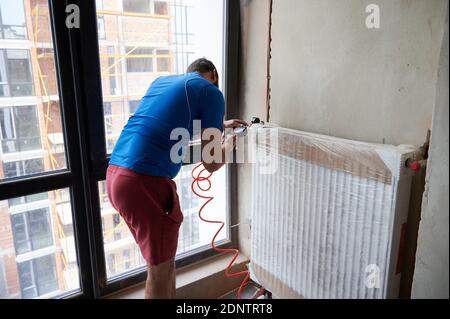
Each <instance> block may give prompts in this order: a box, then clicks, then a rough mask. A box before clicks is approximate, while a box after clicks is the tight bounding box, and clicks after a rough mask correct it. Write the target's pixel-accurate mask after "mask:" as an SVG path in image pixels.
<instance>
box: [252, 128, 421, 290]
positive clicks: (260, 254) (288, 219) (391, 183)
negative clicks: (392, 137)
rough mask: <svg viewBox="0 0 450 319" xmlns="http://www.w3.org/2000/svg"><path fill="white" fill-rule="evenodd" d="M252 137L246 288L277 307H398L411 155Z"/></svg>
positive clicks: (274, 132) (315, 138)
mask: <svg viewBox="0 0 450 319" xmlns="http://www.w3.org/2000/svg"><path fill="white" fill-rule="evenodd" d="M255 136H256V141H254V145H255V146H256V151H257V156H256V158H257V161H256V163H255V164H254V165H253V173H252V176H253V177H252V184H253V185H252V189H253V191H252V228H251V237H252V246H251V264H250V272H251V278H252V279H253V280H254V281H256V282H258V283H260V284H261V285H262V286H264V287H265V288H266V289H267V290H269V291H271V292H272V293H273V294H274V295H275V297H279V298H333V299H334V298H344V299H348V298H352V299H353V298H397V297H398V290H399V282H400V274H399V271H400V269H401V260H400V259H401V258H399V256H400V257H401V254H399V251H400V250H399V246H400V237H401V234H402V233H404V232H403V231H402V229H403V230H404V224H405V223H406V220H407V213H408V204H409V194H410V184H411V173H410V172H409V170H408V169H407V168H406V167H405V165H404V163H405V161H406V159H407V158H408V157H409V156H412V153H413V152H414V151H415V150H414V149H413V148H412V147H410V146H409V147H407V146H403V147H394V146H389V145H377V144H369V143H361V142H355V141H349V140H343V139H338V138H332V137H327V136H322V135H316V134H310V133H304V132H299V131H294V130H289V129H284V128H263V127H261V128H259V129H257V133H256V134H255ZM262 159H263V160H262ZM267 160H269V162H267Z"/></svg>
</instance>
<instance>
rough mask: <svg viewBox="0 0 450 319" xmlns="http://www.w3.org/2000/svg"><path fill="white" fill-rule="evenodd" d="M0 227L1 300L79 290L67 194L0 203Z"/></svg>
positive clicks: (64, 190) (58, 192)
mask: <svg viewBox="0 0 450 319" xmlns="http://www.w3.org/2000/svg"><path fill="white" fill-rule="evenodd" d="M0 225H1V227H3V228H2V229H3V230H2V231H0V264H1V265H2V267H3V269H4V274H5V276H4V277H3V280H0V291H2V292H3V294H2V295H1V297H2V298H37V297H39V298H45V297H48V298H51V297H57V296H59V295H61V294H62V293H65V292H70V291H77V290H79V288H80V283H79V273H78V262H77V254H76V250H75V240H74V235H73V224H72V210H71V203H70V192H69V189H61V190H55V191H51V192H46V193H40V194H30V195H28V196H24V197H19V198H12V199H9V200H4V201H0ZM1 278H2V277H1V276H0V279H1Z"/></svg>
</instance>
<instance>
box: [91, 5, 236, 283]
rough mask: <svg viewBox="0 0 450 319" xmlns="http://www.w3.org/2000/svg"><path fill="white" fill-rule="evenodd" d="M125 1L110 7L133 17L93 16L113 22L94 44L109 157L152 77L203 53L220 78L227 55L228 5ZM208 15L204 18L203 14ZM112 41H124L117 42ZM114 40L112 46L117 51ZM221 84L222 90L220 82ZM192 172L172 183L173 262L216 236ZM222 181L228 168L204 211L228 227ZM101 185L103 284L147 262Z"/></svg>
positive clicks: (174, 69)
mask: <svg viewBox="0 0 450 319" xmlns="http://www.w3.org/2000/svg"><path fill="white" fill-rule="evenodd" d="M122 4H123V6H120V5H114V4H111V3H110V5H109V7H108V10H111V11H116V12H120V11H122V10H123V11H124V12H128V13H134V14H125V15H122V16H121V17H120V19H119V18H118V17H117V14H113V13H111V14H108V13H107V12H106V11H102V12H98V13H99V14H98V17H99V18H100V17H104V18H105V19H106V20H107V21H111V23H110V24H109V22H108V28H107V32H106V39H105V40H106V41H100V42H99V54H100V61H101V70H102V74H101V79H102V87H103V112H104V118H105V133H106V136H105V138H106V145H107V152H108V153H110V152H111V151H112V150H113V147H114V145H115V143H116V142H117V139H118V138H119V136H120V133H121V130H122V128H123V126H124V125H125V124H126V122H127V121H128V119H129V117H130V116H131V115H132V114H134V113H135V112H136V111H137V110H138V107H139V105H140V101H141V98H142V96H143V95H144V94H145V92H146V91H147V89H148V87H149V86H150V85H151V84H152V82H153V81H154V80H156V79H157V78H158V77H160V76H164V75H166V74H167V75H171V74H180V73H184V72H185V70H186V68H187V67H188V65H189V64H190V63H191V62H193V61H194V60H195V59H197V58H199V57H203V56H206V57H208V58H210V59H211V60H212V61H214V62H215V64H216V67H217V69H218V70H219V73H223V72H221V70H222V68H223V64H222V63H223V62H222V61H224V57H223V53H224V52H225V50H224V45H223V44H224V38H223V34H224V32H223V31H224V30H223V27H224V25H225V23H224V16H225V15H224V11H223V10H224V7H225V6H224V1H222V0H216V1H203V2H201V3H200V2H197V1H185V0H180V1H162V0H156V1H155V0H122ZM97 10H99V9H98V7H97ZM205 12H207V13H208V14H207V15H205ZM148 14H155V15H160V17H158V18H155V17H152V16H150V15H148ZM147 15H148V16H147ZM165 16H167V17H165ZM113 22H114V23H113ZM205 25H208V28H205V27H204V26H205ZM117 39H121V40H123V41H119V42H117ZM111 43H116V44H115V47H112V46H111ZM113 75H114V79H113ZM221 75H222V74H221ZM224 78H225V76H221V77H220V79H221V80H223V79H224ZM220 85H221V87H222V88H223V83H221V84H220ZM119 86H120V90H117V91H116V94H114V92H113V89H114V88H115V87H119ZM192 168H193V166H185V167H183V168H182V170H181V172H180V174H179V176H178V177H177V178H176V183H177V186H178V193H179V197H180V202H181V206H182V209H183V214H184V216H185V219H184V220H185V221H184V223H183V225H182V228H181V229H180V236H179V246H178V247H179V249H178V251H177V256H178V257H177V258H184V257H185V256H190V255H191V254H193V253H194V252H195V251H199V250H200V251H201V250H208V249H210V240H211V238H212V237H213V235H214V227H211V226H210V225H207V224H205V223H202V222H199V220H198V216H197V213H198V209H199V208H200V207H201V205H202V204H203V203H204V202H203V201H202V200H199V199H198V198H197V197H196V196H195V195H193V194H192V191H191V188H190V186H191V183H192V177H191V170H192ZM227 181H228V177H227V170H226V169H222V170H221V171H219V172H217V173H216V174H214V183H215V184H214V185H217V186H216V187H215V188H214V189H213V190H212V194H213V195H214V196H215V199H214V201H213V202H212V203H211V204H209V205H208V206H207V208H206V210H205V213H206V214H210V216H214V217H216V218H217V219H220V220H224V221H226V222H227V221H228V218H227V211H228V202H227ZM104 184H105V182H104V181H100V182H99V185H98V191H99V196H100V199H99V200H100V206H101V216H102V220H104V223H103V224H104V226H103V242H104V254H105V255H104V258H105V261H106V262H105V264H106V267H105V268H106V269H105V271H106V275H107V278H108V280H111V279H112V278H113V277H115V276H119V275H122V274H123V273H124V272H127V271H131V270H134V269H136V268H138V267H142V266H145V261H144V260H143V259H142V257H141V254H140V251H139V248H138V247H137V245H136V244H135V241H134V238H133V236H132V234H131V233H130V231H129V229H128V226H127V225H126V223H125V222H123V221H122V219H121V218H120V215H119V214H118V212H116V211H115V210H114V208H113V207H112V206H111V204H110V203H109V201H108V196H107V194H106V190H105V187H104ZM119 233H120V236H119ZM227 239H228V233H227V229H226V227H225V229H224V230H223V231H222V233H220V234H219V237H218V241H219V242H220V241H225V240H227ZM112 255H115V257H112ZM128 256H129V257H128ZM113 258H115V259H113ZM127 260H128V261H127ZM114 265H115V266H114Z"/></svg>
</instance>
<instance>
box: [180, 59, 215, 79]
mask: <svg viewBox="0 0 450 319" xmlns="http://www.w3.org/2000/svg"><path fill="white" fill-rule="evenodd" d="M210 71H212V72H215V73H216V76H217V78H218V77H219V75H218V73H217V69H216V67H215V66H214V64H213V63H212V62H211V61H209V60H208V59H205V58H201V59H198V60H195V61H194V62H192V63H191V65H190V66H189V67H188V68H187V71H186V72H187V73H192V72H199V73H206V72H210Z"/></svg>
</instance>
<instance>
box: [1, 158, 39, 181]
mask: <svg viewBox="0 0 450 319" xmlns="http://www.w3.org/2000/svg"><path fill="white" fill-rule="evenodd" d="M43 171H44V161H43V160H42V158H35V159H29V160H25V161H16V162H4V163H3V174H4V175H5V178H13V177H19V176H26V175H33V174H38V173H42V172H43Z"/></svg>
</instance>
